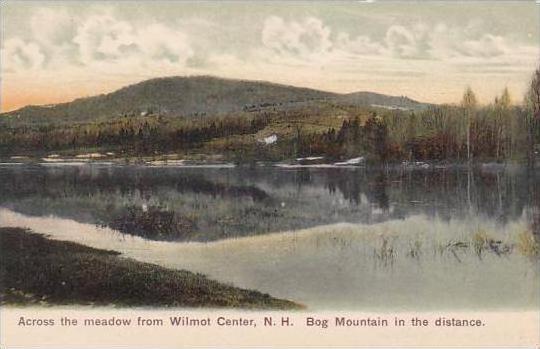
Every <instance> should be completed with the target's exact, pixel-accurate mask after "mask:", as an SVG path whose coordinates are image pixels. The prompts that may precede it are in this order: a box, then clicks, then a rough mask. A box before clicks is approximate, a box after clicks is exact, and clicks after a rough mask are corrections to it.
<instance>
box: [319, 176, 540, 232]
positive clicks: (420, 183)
mask: <svg viewBox="0 0 540 349" xmlns="http://www.w3.org/2000/svg"><path fill="white" fill-rule="evenodd" d="M525 175H526V174H525V173H510V172H505V171H498V170H494V171H481V170H475V171H474V172H469V171H468V170H467V169H445V170H434V171H431V170H428V171H424V170H403V171H400V170H394V171H389V172H386V173H385V172H380V171H362V170H359V171H335V170H332V171H329V172H327V173H324V177H323V180H324V182H325V187H326V188H327V189H328V191H329V193H330V194H332V193H334V192H335V191H339V192H340V193H341V195H343V197H344V198H345V199H346V200H349V201H350V202H351V203H352V204H354V205H358V204H359V203H360V198H361V196H362V194H363V195H365V197H366V198H367V199H368V201H369V202H371V203H373V204H375V205H376V207H378V208H380V209H383V210H388V208H389V207H390V204H391V203H394V204H396V205H397V206H398V208H399V211H400V213H399V214H402V213H405V214H414V213H425V214H429V215H438V216H440V217H441V218H445V219H450V218H451V217H453V216H455V215H467V214H471V213H472V214H483V215H486V216H488V217H493V218H495V219H497V220H498V221H499V222H501V223H506V222H507V221H508V220H509V219H512V218H518V217H520V216H521V214H522V213H523V209H524V207H525V206H527V205H528V197H529V193H531V192H532V191H531V190H529V189H528V188H527V186H524V185H523V184H522V183H524V181H525V180H526V178H524V176H525ZM314 177H316V176H314ZM314 181H315V182H316V178H314Z"/></svg>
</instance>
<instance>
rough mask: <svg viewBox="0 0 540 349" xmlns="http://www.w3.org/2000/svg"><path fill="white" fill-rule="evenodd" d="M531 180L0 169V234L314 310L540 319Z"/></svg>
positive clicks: (375, 173)
mask: <svg viewBox="0 0 540 349" xmlns="http://www.w3.org/2000/svg"><path fill="white" fill-rule="evenodd" d="M539 179H540V178H539V176H538V175H537V174H535V173H534V172H528V171H527V170H525V169H522V168H510V169H507V170H497V169H476V170H475V171H472V172H470V171H467V169H465V168H451V169H434V170H411V169H403V168H396V169H391V170H368V169H360V168H359V169H278V168H252V169H244V168H227V169H207V168H206V169H197V168H190V169H181V168H174V169H173V168H148V167H135V166H124V167H122V166H98V165H86V166H78V167H43V166H35V165H34V166H9V167H1V166H0V226H22V227H29V228H31V229H33V230H35V231H37V232H40V233H45V234H49V235H50V236H52V237H53V238H58V239H62V240H70V241H74V242H78V243H83V244H86V245H90V246H93V247H97V248H105V249H114V250H117V251H120V252H122V253H123V254H124V255H125V256H127V257H132V258H136V259H138V260H142V261H146V262H151V263H156V264H160V265H163V266H167V267H172V268H182V269H188V270H191V271H194V272H201V273H204V274H207V275H208V276H210V277H211V278H213V279H217V280H219V281H223V282H227V283H233V284H234V285H236V286H240V287H246V288H252V289H257V290H260V291H263V292H268V293H270V294H272V295H273V296H276V297H283V298H287V299H292V300H295V301H299V302H302V303H305V304H306V305H308V307H310V308H332V309H397V308H402V309H415V310H418V309H441V308H450V309H457V308H464V309H473V308H475V309H493V308H497V309H501V308H511V309H537V308H538V306H540V300H539V297H540V276H539V269H538V267H539V255H540V251H539V241H540V239H539V236H540V230H539V229H540V210H539V207H540V201H539V199H540V192H539V186H538V183H539V182H540V181H539ZM121 232H124V233H125V234H123V233H121Z"/></svg>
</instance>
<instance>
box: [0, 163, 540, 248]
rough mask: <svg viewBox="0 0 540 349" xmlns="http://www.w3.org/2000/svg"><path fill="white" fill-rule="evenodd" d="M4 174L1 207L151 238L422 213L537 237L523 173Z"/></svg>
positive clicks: (531, 184) (20, 170) (530, 180)
mask: <svg viewBox="0 0 540 349" xmlns="http://www.w3.org/2000/svg"><path fill="white" fill-rule="evenodd" d="M0 176H1V179H2V180H1V181H0V205H2V206H4V207H7V208H11V209H14V210H16V211H18V212H21V213H26V214H30V215H37V216H42V215H55V216H58V217H64V218H72V219H75V220H77V221H80V222H86V223H93V224H100V225H105V226H110V227H113V228H115V229H119V230H121V231H123V232H125V233H130V234H137V235H141V236H145V237H147V238H151V239H162V240H182V241H185V240H188V241H211V240H218V239H224V238H230V237H235V236H246V235H258V234H265V233H270V232H277V231H287V230H295V229H302V228H309V227H314V226H318V225H322V224H332V223H339V222H349V223H368V224H372V223H377V222H383V221H387V220H391V219H403V218H405V217H408V216H411V215H416V214H425V215H428V216H430V217H439V218H441V219H443V220H451V219H456V218H464V217H467V216H471V215H473V216H474V215H480V216H484V217H486V218H488V219H492V220H495V221H496V222H498V223H500V224H507V223H508V222H511V221H513V220H516V219H519V218H520V217H521V216H522V215H523V214H525V213H527V214H528V215H529V216H530V219H531V224H532V225H531V227H532V228H531V229H532V230H533V232H534V233H535V235H534V236H535V237H536V238H537V237H538V230H539V228H538V225H539V224H538V215H539V214H538V208H537V207H538V198H537V197H538V196H539V195H538V188H537V185H536V183H537V182H538V180H539V176H538V175H536V174H533V173H530V172H527V171H526V170H525V169H520V168H514V169H511V170H506V171H504V170H489V169H488V170H482V169H480V170H475V171H467V169H461V168H451V169H434V170H410V169H403V168H397V169H393V170H366V169H356V170H351V169H277V168H251V169H243V168H227V169H196V168H189V169H179V168H147V167H133V166H131V167H130V166H125V167H122V166H97V165H93V166H92V165H86V166H77V167H42V166H17V167H14V166H10V167H0ZM157 226H159V227H158V228H159V229H160V230H159V231H158V232H156V231H152V229H153V227H157ZM167 231H170V232H171V234H169V235H168V234H167Z"/></svg>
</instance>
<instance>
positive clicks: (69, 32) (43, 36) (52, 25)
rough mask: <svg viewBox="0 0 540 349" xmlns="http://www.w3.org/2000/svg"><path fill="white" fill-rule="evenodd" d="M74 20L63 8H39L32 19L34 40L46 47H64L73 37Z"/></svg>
mask: <svg viewBox="0 0 540 349" xmlns="http://www.w3.org/2000/svg"><path fill="white" fill-rule="evenodd" d="M74 29H75V22H74V18H72V17H71V16H70V15H69V13H68V12H67V10H65V9H61V8H56V9H54V10H53V9H52V8H47V7H43V8H39V9H38V10H36V12H35V13H34V14H33V15H32V16H31V17H30V31H31V33H32V36H33V38H34V40H36V41H37V42H39V43H40V44H41V45H44V46H49V47H52V46H56V45H63V44H65V43H66V42H69V41H70V40H71V38H72V37H73V31H74Z"/></svg>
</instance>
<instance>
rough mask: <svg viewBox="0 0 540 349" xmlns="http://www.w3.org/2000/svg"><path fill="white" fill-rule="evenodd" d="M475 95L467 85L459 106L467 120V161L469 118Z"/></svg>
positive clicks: (469, 144) (470, 117) (472, 112)
mask: <svg viewBox="0 0 540 349" xmlns="http://www.w3.org/2000/svg"><path fill="white" fill-rule="evenodd" d="M476 105H477V102H476V96H475V94H474V92H473V91H472V89H471V87H470V86H467V88H466V89H465V93H464V94H463V100H462V101H461V107H462V108H463V111H464V114H465V120H466V122H467V161H468V162H469V163H470V162H471V119H472V117H473V116H474V113H475V109H476Z"/></svg>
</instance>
